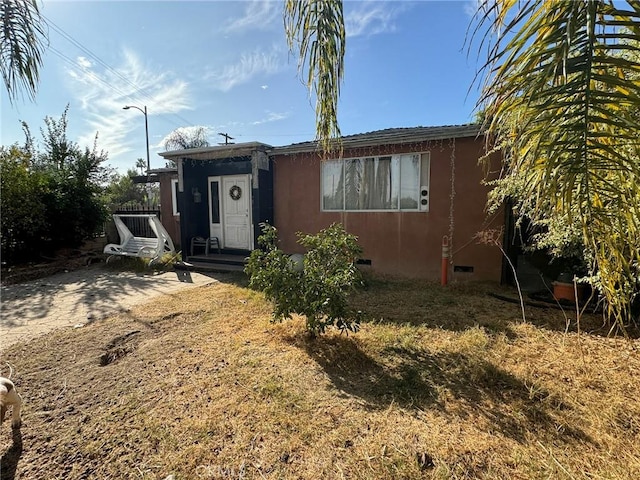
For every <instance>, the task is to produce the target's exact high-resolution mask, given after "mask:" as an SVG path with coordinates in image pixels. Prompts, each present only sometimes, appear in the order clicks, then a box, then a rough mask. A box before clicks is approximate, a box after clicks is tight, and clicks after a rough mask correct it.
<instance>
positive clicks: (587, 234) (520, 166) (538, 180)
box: [476, 0, 640, 324]
mask: <svg viewBox="0 0 640 480" xmlns="http://www.w3.org/2000/svg"><path fill="white" fill-rule="evenodd" d="M476 18H477V20H478V22H477V26H478V27H479V29H482V28H486V31H487V32H488V33H487V34H486V36H485V37H483V40H484V44H485V45H489V56H488V60H487V62H486V64H485V65H484V69H483V73H484V78H485V81H484V86H483V91H482V95H481V100H480V103H479V105H480V107H481V108H482V109H483V111H484V114H485V127H486V130H487V133H488V134H489V137H490V138H492V139H494V140H495V142H496V146H497V148H499V149H500V150H501V151H502V153H503V156H504V158H505V162H506V163H505V167H506V168H505V170H504V172H503V176H502V178H501V179H500V181H499V182H498V183H497V187H498V188H497V189H496V191H495V193H494V200H498V201H500V200H502V199H504V198H505V197H506V196H511V197H512V198H514V200H515V204H516V209H517V213H518V214H520V215H523V216H527V217H528V218H530V219H531V220H532V221H534V222H536V223H539V224H547V225H548V224H549V223H550V222H551V224H554V223H555V224H558V225H563V224H564V225H567V224H577V226H578V231H579V232H580V233H581V236H582V242H583V245H584V248H585V253H586V257H587V258H588V259H589V260H590V265H589V267H590V273H591V274H592V275H593V277H592V283H593V284H594V285H595V286H596V287H598V289H599V290H600V291H601V293H602V294H603V295H604V297H605V298H606V300H607V305H608V307H609V313H610V314H611V315H612V316H613V317H614V318H615V319H616V320H618V321H619V322H620V323H621V324H622V323H624V322H625V321H626V320H627V319H628V318H629V317H630V306H631V302H632V300H633V298H634V296H635V295H636V292H637V291H638V287H639V283H638V280H639V278H640V155H639V153H640V144H639V142H638V139H639V138H640V121H639V118H638V112H639V111H640V83H639V82H637V78H638V72H639V71H640V55H639V54H638V52H640V48H639V45H640V43H638V42H639V41H640V2H638V1H628V2H627V5H624V6H623V5H622V2H615V4H614V2H613V1H611V0H585V1H576V2H572V1H554V2H548V1H544V0H528V1H523V2H512V1H509V0H503V1H500V0H498V1H485V2H484V5H483V7H482V8H481V9H480V10H479V11H478V13H477V16H476Z"/></svg>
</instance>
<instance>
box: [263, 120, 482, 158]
mask: <svg viewBox="0 0 640 480" xmlns="http://www.w3.org/2000/svg"><path fill="white" fill-rule="evenodd" d="M480 133H481V127H480V125H479V124H477V123H467V124H464V125H444V126H439V127H409V128H387V129H385V130H376V131H373V132H367V133H358V134H356V135H347V136H344V137H342V148H344V149H349V148H361V147H371V146H378V145H401V144H404V143H416V142H425V141H429V140H445V139H448V138H464V137H477V136H478V135H480ZM317 149H318V142H317V141H312V142H302V143H294V144H291V145H286V146H283V147H274V148H273V149H272V150H271V153H272V154H283V155H290V154H294V153H305V152H313V151H316V150H317Z"/></svg>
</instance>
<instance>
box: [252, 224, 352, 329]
mask: <svg viewBox="0 0 640 480" xmlns="http://www.w3.org/2000/svg"><path fill="white" fill-rule="evenodd" d="M258 243H259V244H260V247H261V248H260V249H257V250H254V251H253V252H251V256H250V257H249V261H248V263H247V266H246V268H245V272H246V273H247V275H249V277H250V282H249V286H250V287H251V288H255V289H256V290H260V291H262V292H264V293H265V296H266V297H267V299H268V300H271V301H272V302H273V305H274V311H273V319H274V321H282V320H284V319H286V318H291V315H292V314H294V313H297V314H299V315H303V316H304V317H305V318H306V321H307V331H308V332H309V334H310V335H311V336H312V337H315V336H316V335H317V334H318V333H324V331H325V330H326V329H327V328H328V327H331V326H333V327H336V328H338V329H339V330H340V331H352V332H355V331H357V330H358V328H359V313H358V312H355V311H353V310H352V309H351V308H350V306H349V302H348V300H349V295H350V294H351V293H352V292H353V290H354V289H355V287H357V286H358V285H360V283H361V277H360V272H359V270H358V269H357V268H356V265H355V261H356V259H357V258H358V256H359V255H360V254H361V249H360V247H359V246H358V243H357V239H356V237H355V236H354V235H351V234H349V233H347V232H345V230H344V228H343V227H342V225H340V224H333V225H331V226H330V227H329V228H326V229H324V230H322V231H320V232H319V233H318V234H316V235H303V234H301V233H298V243H300V244H301V245H303V246H304V247H305V248H307V253H306V254H305V255H304V260H300V261H299V262H296V261H295V260H294V259H292V258H291V257H290V256H289V255H287V254H286V253H284V252H283V251H282V250H280V249H279V248H278V236H277V230H276V228H275V227H273V226H271V225H268V224H263V225H262V235H261V236H260V237H259V238H258Z"/></svg>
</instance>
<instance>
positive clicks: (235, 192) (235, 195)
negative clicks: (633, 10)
mask: <svg viewBox="0 0 640 480" xmlns="http://www.w3.org/2000/svg"><path fill="white" fill-rule="evenodd" d="M229 196H230V197H231V199H232V200H240V197H242V189H241V188H240V187H239V186H238V185H234V186H233V187H231V188H230V189H229Z"/></svg>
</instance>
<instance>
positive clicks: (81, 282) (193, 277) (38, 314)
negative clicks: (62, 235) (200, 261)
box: [0, 264, 216, 354]
mask: <svg viewBox="0 0 640 480" xmlns="http://www.w3.org/2000/svg"><path fill="white" fill-rule="evenodd" d="M215 281H216V280H215V278H214V277H213V276H208V275H204V274H200V273H195V272H186V271H170V272H152V271H148V272H130V271H118V270H114V269H110V268H108V267H106V266H105V265H104V264H94V265H90V266H83V267H81V268H78V269H74V270H72V271H67V272H62V273H57V274H55V275H51V276H47V277H44V278H40V279H36V280H30V281H25V282H20V283H15V284H11V285H2V287H1V290H0V354H1V353H2V352H4V350H5V349H6V348H8V347H9V346H10V345H13V344H14V343H16V342H20V341H27V340H31V339H34V338H36V337H39V336H41V335H44V334H47V333H49V332H51V331H52V330H55V329H58V328H73V327H76V328H79V327H81V326H82V325H85V324H87V323H89V322H92V321H95V320H98V319H102V318H104V317H107V316H109V315H112V314H114V313H118V312H124V311H128V310H129V309H130V308H132V307H133V306H136V305H139V304H143V303H146V302H152V301H153V299H154V298H155V297H158V296H159V295H163V294H168V293H175V292H177V291H179V290H182V289H184V288H189V287H194V286H199V285H206V284H209V283H213V282H215Z"/></svg>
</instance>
